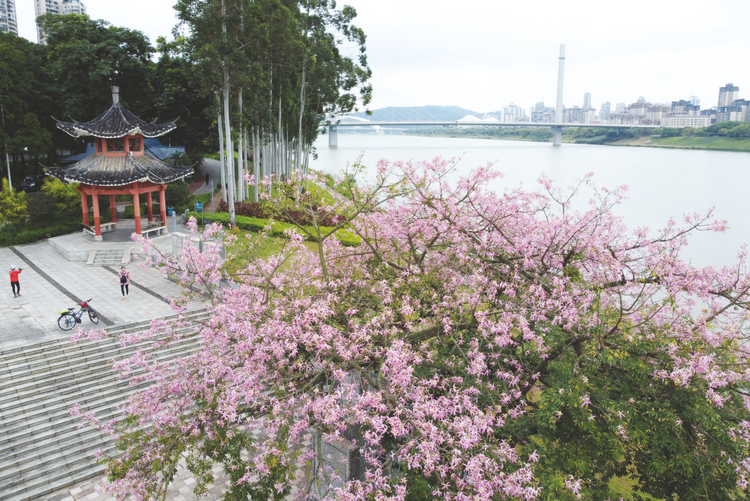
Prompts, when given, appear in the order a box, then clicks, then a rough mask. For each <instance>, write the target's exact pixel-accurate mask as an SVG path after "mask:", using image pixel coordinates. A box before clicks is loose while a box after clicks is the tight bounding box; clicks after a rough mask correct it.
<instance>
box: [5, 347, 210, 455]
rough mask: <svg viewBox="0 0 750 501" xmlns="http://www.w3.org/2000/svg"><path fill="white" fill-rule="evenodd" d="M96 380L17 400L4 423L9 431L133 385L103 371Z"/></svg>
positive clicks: (164, 358)
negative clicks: (32, 419) (32, 418)
mask: <svg viewBox="0 0 750 501" xmlns="http://www.w3.org/2000/svg"><path fill="white" fill-rule="evenodd" d="M197 351H198V347H197V346H196V349H195V350H194V351H184V352H176V353H172V354H170V355H167V356H161V357H159V358H158V360H159V361H160V362H164V361H168V360H173V359H174V358H177V357H183V356H187V355H190V354H192V353H195V352H197ZM142 373H143V371H142V370H138V371H134V372H133V375H134V376H136V375H140V374H142ZM96 379H97V378H92V379H90V380H89V381H87V382H86V384H81V385H80V386H68V387H66V388H64V389H59V390H58V391H55V392H48V393H46V394H43V395H40V396H39V397H38V398H25V399H23V400H21V399H18V400H15V401H13V407H12V408H10V409H4V410H3V412H2V414H1V415H0V426H2V427H6V429H8V430H9V429H10V428H11V427H12V426H13V424H14V423H17V422H24V421H25V420H26V419H27V418H28V417H29V416H34V415H36V414H39V413H47V414H49V413H53V412H57V411H63V412H67V410H68V409H69V408H70V407H71V406H72V405H74V404H75V403H80V404H83V403H85V402H86V401H87V400H86V397H87V396H89V395H92V394H95V395H97V396H101V395H106V394H108V393H109V392H114V393H116V394H119V393H122V392H123V391H126V390H127V389H128V388H130V386H129V383H128V382H127V380H123V379H121V378H119V377H118V376H114V375H109V374H106V373H102V374H100V375H98V379H99V382H98V383H97V380H96ZM1 440H2V439H1V438H0V441H1Z"/></svg>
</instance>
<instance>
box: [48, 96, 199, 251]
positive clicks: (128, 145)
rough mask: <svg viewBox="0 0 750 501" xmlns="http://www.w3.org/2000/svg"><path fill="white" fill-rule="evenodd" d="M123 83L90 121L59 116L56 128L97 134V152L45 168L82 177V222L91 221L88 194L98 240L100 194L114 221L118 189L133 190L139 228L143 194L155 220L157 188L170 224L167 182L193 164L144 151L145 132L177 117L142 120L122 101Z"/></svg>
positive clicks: (166, 128)
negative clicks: (106, 199)
mask: <svg viewBox="0 0 750 501" xmlns="http://www.w3.org/2000/svg"><path fill="white" fill-rule="evenodd" d="M119 93H120V90H119V87H112V101H113V104H112V107H111V108H110V109H108V110H107V111H106V112H104V113H103V114H101V115H100V116H99V117H97V118H95V119H94V120H92V121H90V122H86V123H81V122H76V121H73V122H72V123H70V122H62V121H59V120H58V121H57V128H58V129H60V130H62V131H64V132H66V133H67V134H69V135H71V136H73V137H75V138H79V137H84V136H93V137H94V143H95V152H94V153H92V154H91V155H89V156H87V157H86V158H84V159H83V160H81V161H80V162H77V163H75V164H73V165H71V166H69V167H67V168H65V169H62V168H49V169H47V172H48V173H49V174H51V175H52V176H55V177H57V178H58V179H60V180H63V181H67V182H75V183H80V185H79V187H78V191H80V192H81V206H82V210H83V224H84V225H85V226H87V227H89V228H90V226H89V211H88V208H89V204H88V197H89V196H91V198H92V205H93V208H94V228H93V233H94V240H102V232H101V226H102V225H101V222H100V220H99V197H100V196H102V195H104V196H107V195H108V196H109V207H110V211H111V216H112V222H113V223H117V208H116V207H115V195H132V196H133V209H134V212H135V232H136V233H138V234H139V235H140V234H141V210H140V209H141V206H140V203H139V195H141V194H142V193H146V195H147V204H146V207H147V212H148V222H149V226H152V225H153V224H154V214H153V206H152V204H153V200H152V197H151V194H152V193H154V192H156V191H158V192H159V211H160V213H161V214H160V215H161V221H160V223H159V224H158V227H164V228H166V225H167V216H166V207H165V202H164V190H165V189H166V188H167V186H166V184H167V183H170V182H172V181H176V180H178V179H182V178H184V177H186V176H188V175H190V174H192V172H193V169H192V168H191V167H176V166H172V165H169V164H166V163H164V162H162V161H161V160H159V159H158V158H156V157H154V156H152V155H150V154H149V153H148V152H146V151H145V148H144V146H143V139H144V138H155V137H159V136H162V135H164V134H166V133H167V132H170V131H172V130H174V129H175V128H176V127H177V126H176V125H175V123H174V122H170V123H166V124H156V123H149V122H144V121H143V120H141V119H140V118H138V117H137V116H135V115H134V114H132V113H131V112H129V111H128V110H126V109H125V108H123V107H122V106H121V105H120V99H119Z"/></svg>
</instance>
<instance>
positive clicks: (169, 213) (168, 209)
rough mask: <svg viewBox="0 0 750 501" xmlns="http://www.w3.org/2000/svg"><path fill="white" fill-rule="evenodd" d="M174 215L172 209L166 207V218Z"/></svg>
mask: <svg viewBox="0 0 750 501" xmlns="http://www.w3.org/2000/svg"><path fill="white" fill-rule="evenodd" d="M173 214H174V207H167V216H171V215H173Z"/></svg>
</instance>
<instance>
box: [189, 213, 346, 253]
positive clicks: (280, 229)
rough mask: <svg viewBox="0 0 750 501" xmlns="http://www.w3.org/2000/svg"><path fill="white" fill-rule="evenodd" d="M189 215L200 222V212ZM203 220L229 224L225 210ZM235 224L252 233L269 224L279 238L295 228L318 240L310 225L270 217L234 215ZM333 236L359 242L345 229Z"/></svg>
mask: <svg viewBox="0 0 750 501" xmlns="http://www.w3.org/2000/svg"><path fill="white" fill-rule="evenodd" d="M191 216H192V217H195V218H196V219H197V220H198V223H200V222H201V214H198V213H197V212H190V213H189V214H188V217H191ZM203 220H204V221H205V222H206V224H208V223H211V222H213V223H221V224H222V225H224V226H229V214H227V213H226V212H216V213H215V214H203ZM235 224H236V225H237V227H238V228H240V229H242V230H245V231H252V232H254V233H260V232H263V231H265V229H266V227H267V226H270V231H268V234H269V235H270V236H273V237H281V238H286V235H284V231H286V230H291V229H295V230H296V231H297V233H301V234H303V235H305V238H306V239H307V240H309V241H312V242H317V240H318V239H317V236H316V235H317V234H316V232H315V228H313V227H311V226H302V227H300V226H297V225H294V224H289V223H281V222H276V221H273V220H271V219H258V218H255V217H247V216H235ZM332 229H333V228H327V227H325V226H322V227H321V228H320V230H321V232H323V233H326V232H329V231H331V230H332ZM335 237H336V239H337V240H338V241H339V242H341V244H342V245H345V246H348V247H356V246H358V245H360V243H361V241H360V239H359V237H358V236H356V235H354V234H353V233H351V232H349V231H346V230H338V231H337V232H336V233H335Z"/></svg>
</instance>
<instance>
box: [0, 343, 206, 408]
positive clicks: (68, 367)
mask: <svg viewBox="0 0 750 501" xmlns="http://www.w3.org/2000/svg"><path fill="white" fill-rule="evenodd" d="M184 335H185V336H187V331H184ZM189 339H193V340H194V342H197V341H196V340H197V338H196V337H195V336H194V335H193V336H191V337H189V338H188V337H184V338H183V339H182V340H180V341H179V342H176V343H174V345H175V346H180V345H186V343H189V341H188V340H189ZM97 348H98V349H97V350H96V351H91V352H87V351H83V350H80V351H75V352H73V353H71V354H70V355H71V356H70V357H65V356H64V355H68V354H67V353H63V354H62V356H58V357H54V358H52V359H51V360H49V361H47V360H44V359H43V358H38V359H35V360H34V361H33V363H27V364H20V363H19V364H17V365H13V366H11V367H9V368H8V372H7V373H5V372H4V371H1V370H0V398H2V396H3V395H8V394H18V393H21V392H23V391H26V390H31V389H33V388H35V387H39V386H40V384H39V383H40V382H43V383H45V384H44V385H43V386H47V385H48V384H49V383H54V384H58V379H59V378H61V377H63V378H68V377H69V374H70V373H71V372H75V371H79V370H86V371H88V372H90V371H93V370H101V369H103V370H107V371H109V370H110V368H111V365H112V364H111V361H110V360H111V359H113V358H116V359H123V358H126V357H128V356H130V355H132V354H133V353H135V351H137V350H139V349H141V350H145V351H146V352H151V351H152V349H151V343H150V342H148V341H144V342H141V343H138V344H137V345H129V346H126V347H124V348H123V347H120V346H119V345H117V344H115V343H114V342H112V343H109V345H106V344H100V345H99V346H98V347H97ZM59 384H65V381H60V382H59Z"/></svg>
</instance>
